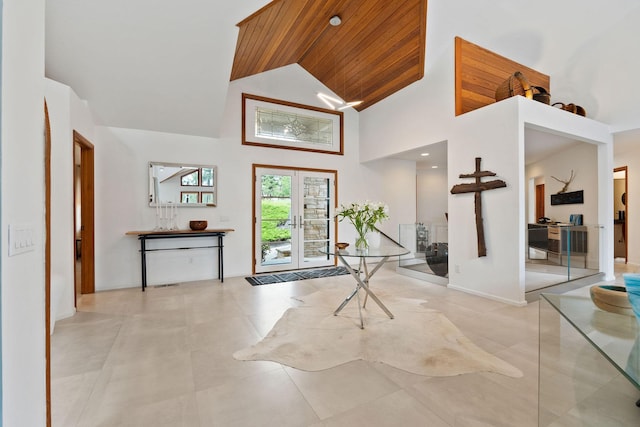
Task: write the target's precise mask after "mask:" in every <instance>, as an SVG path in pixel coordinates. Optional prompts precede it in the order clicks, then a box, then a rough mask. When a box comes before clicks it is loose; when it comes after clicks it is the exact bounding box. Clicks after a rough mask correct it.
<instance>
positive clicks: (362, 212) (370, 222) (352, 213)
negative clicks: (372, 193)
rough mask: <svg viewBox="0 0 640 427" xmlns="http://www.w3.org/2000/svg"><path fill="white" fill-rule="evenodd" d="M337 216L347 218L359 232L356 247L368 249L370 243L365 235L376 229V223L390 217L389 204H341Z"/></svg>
mask: <svg viewBox="0 0 640 427" xmlns="http://www.w3.org/2000/svg"><path fill="white" fill-rule="evenodd" d="M335 216H336V218H339V221H342V220H344V219H345V218H346V219H348V220H349V222H351V224H353V226H354V227H355V229H356V232H357V233H358V238H357V239H356V248H360V249H366V248H367V247H368V246H369V244H368V242H367V239H366V237H365V235H366V234H367V232H369V231H374V230H375V229H376V224H377V223H379V222H382V221H383V220H385V219H387V218H389V206H387V205H386V204H384V203H380V202H369V201H365V202H364V203H362V202H352V203H350V204H347V205H345V204H341V205H340V207H339V208H338V209H337V210H336V215H335Z"/></svg>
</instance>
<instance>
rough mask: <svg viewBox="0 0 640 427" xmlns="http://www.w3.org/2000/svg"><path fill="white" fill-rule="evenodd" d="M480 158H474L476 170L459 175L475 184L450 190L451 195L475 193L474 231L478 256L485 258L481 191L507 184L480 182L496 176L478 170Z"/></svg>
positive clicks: (500, 181) (502, 182)
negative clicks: (484, 178)
mask: <svg viewBox="0 0 640 427" xmlns="http://www.w3.org/2000/svg"><path fill="white" fill-rule="evenodd" d="M481 161H482V158H480V157H476V170H475V172H473V173H469V174H460V178H475V180H476V182H474V183H471V184H457V185H454V186H453V187H452V188H451V194H461V193H475V195H474V200H475V205H476V231H477V233H478V256H479V257H481V256H487V246H486V244H485V242H484V226H483V225H482V197H481V194H482V192H483V191H487V190H493V189H496V188H502V187H506V186H507V183H506V182H504V181H502V180H500V179H495V180H493V181H486V182H482V178H483V177H485V176H496V174H495V173H494V172H490V171H482V170H480V162H481Z"/></svg>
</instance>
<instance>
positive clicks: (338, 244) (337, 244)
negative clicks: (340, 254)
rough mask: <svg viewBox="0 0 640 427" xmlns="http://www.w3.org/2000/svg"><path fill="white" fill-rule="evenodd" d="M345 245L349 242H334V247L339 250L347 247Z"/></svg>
mask: <svg viewBox="0 0 640 427" xmlns="http://www.w3.org/2000/svg"><path fill="white" fill-rule="evenodd" d="M347 246H349V244H348V243H344V242H338V243H336V248H338V249H340V250H343V249H346V248H347Z"/></svg>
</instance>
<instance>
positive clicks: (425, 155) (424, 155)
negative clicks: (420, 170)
mask: <svg viewBox="0 0 640 427" xmlns="http://www.w3.org/2000/svg"><path fill="white" fill-rule="evenodd" d="M420 155H421V156H422V157H427V156H428V155H429V153H422V154H420Z"/></svg>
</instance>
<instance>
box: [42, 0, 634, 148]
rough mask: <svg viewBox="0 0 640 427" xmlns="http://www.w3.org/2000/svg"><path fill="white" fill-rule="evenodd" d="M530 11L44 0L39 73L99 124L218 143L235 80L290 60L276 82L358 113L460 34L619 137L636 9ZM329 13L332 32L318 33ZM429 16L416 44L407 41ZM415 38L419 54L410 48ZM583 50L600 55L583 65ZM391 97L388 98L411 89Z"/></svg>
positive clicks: (556, 5)
mask: <svg viewBox="0 0 640 427" xmlns="http://www.w3.org/2000/svg"><path fill="white" fill-rule="evenodd" d="M538 3H539V4H538ZM538 3H536V4H538V6H539V7H538V9H539V10H541V11H544V13H543V15H544V19H543V21H544V25H541V24H540V22H541V21H540V20H539V19H523V18H522V17H523V16H527V13H528V12H530V10H531V2H530V1H527V0H456V1H455V2H452V1H446V0H431V1H430V2H429V7H428V14H427V13H426V12H425V11H424V7H425V4H426V1H425V0H315V1H309V0H295V1H293V0H276V1H275V2H272V1H270V0H181V1H180V2H176V1H171V0H135V1H131V0H109V1H102V2H100V1H80V0H49V1H47V2H46V21H45V30H46V33H45V61H46V64H45V67H46V68H45V75H46V76H47V77H48V78H50V79H52V80H55V81H57V82H60V83H63V84H65V85H67V86H70V87H71V88H72V89H73V90H74V91H75V93H76V94H77V95H78V96H79V97H80V99H82V100H86V101H87V103H88V104H89V106H90V108H91V111H92V113H93V115H94V117H93V118H94V120H95V121H96V122H97V123H98V124H102V125H105V126H111V127H122V128H131V129H144V130H150V131H158V132H168V133H175V134H185V135H199V136H205V137H219V136H220V131H221V129H222V128H223V124H224V118H225V110H226V108H227V107H228V100H227V95H228V91H229V87H230V86H233V85H234V84H238V85H242V84H243V82H242V80H241V79H240V77H241V76H243V75H251V74H252V73H259V72H260V71H258V70H261V69H263V70H267V69H271V68H274V67H280V66H281V65H282V64H287V63H289V64H292V65H293V66H289V68H291V69H292V70H291V71H287V70H284V73H285V74H288V75H300V74H303V73H305V71H304V70H307V71H308V73H309V75H313V76H315V77H316V78H317V80H318V81H320V82H323V83H325V85H326V86H327V87H329V88H330V89H331V90H333V91H334V92H335V93H336V94H337V95H339V96H340V97H342V98H343V99H345V100H347V101H351V100H357V99H360V97H361V96H362V98H364V99H366V101H367V103H366V104H363V105H362V106H360V107H359V108H360V109H363V108H366V106H367V105H372V104H373V103H375V102H376V101H378V100H380V99H383V98H384V97H385V96H389V94H390V93H393V92H394V91H397V90H398V88H400V87H402V86H403V85H406V84H409V83H407V82H410V81H412V80H413V81H415V80H417V79H419V78H420V76H421V75H422V73H423V72H424V73H425V77H424V78H423V80H422V81H421V82H420V84H419V85H415V86H416V87H418V86H420V87H421V88H423V87H425V86H424V85H426V83H427V81H435V82H439V81H444V80H443V79H446V75H445V73H450V74H451V76H452V75H453V61H451V62H449V57H448V53H449V52H450V51H451V50H452V49H453V39H454V36H456V35H459V36H461V37H464V38H465V39H467V40H469V41H471V42H473V43H477V44H479V45H481V46H483V47H486V48H490V49H491V50H492V51H494V52H496V53H499V54H501V55H504V56H507V57H509V58H511V59H513V60H515V61H518V62H520V63H523V64H527V65H528V66H531V67H532V68H536V69H538V70H541V71H544V72H545V73H546V74H549V75H551V76H552V78H553V81H554V92H553V94H552V95H553V96H554V97H555V98H556V99H559V100H563V101H574V102H578V103H580V104H581V105H583V106H584V107H586V108H587V111H588V114H589V117H593V118H595V119H596V120H601V121H603V122H605V123H612V124H615V125H616V126H617V129H627V128H629V127H630V126H631V125H633V124H634V123H636V122H637V117H639V116H638V113H637V112H638V109H639V107H638V102H637V100H638V97H639V96H638V92H639V90H638V89H635V86H634V85H621V84H620V82H624V81H633V76H634V74H633V71H634V70H635V69H637V67H634V65H636V64H637V63H638V59H637V58H636V57H635V56H634V55H630V54H629V52H632V51H633V49H631V47H632V46H633V40H636V39H638V27H637V25H633V23H635V22H637V17H638V16H640V7H639V6H638V0H610V1H607V2H602V1H597V0H588V1H587V0H564V1H562V2H558V1H557V0H541V1H540V2H538ZM421 8H422V9H421ZM256 11H258V12H256ZM265 11H266V13H274V15H273V16H272V21H270V22H271V24H272V25H273V27H270V28H272V29H271V30H269V31H267V32H266V33H265V34H267V35H269V34H271V37H272V40H269V38H268V37H265V39H264V40H260V42H261V43H262V42H267V41H269V42H270V44H267V45H265V46H268V47H266V48H264V49H265V50H261V49H259V48H257V47H254V50H248V51H241V50H239V49H240V47H242V46H243V43H245V37H247V36H249V39H251V35H250V34H248V33H246V34H245V32H246V30H247V29H249V27H251V26H252V25H253V27H254V30H256V29H259V30H262V31H264V30H268V28H267V27H264V25H269V24H265V23H266V22H267V21H262V20H263V19H265V18H261V17H259V15H261V14H262V13H265ZM274 11H276V12H274ZM333 15H339V16H340V17H341V19H342V24H341V25H340V26H338V27H331V26H330V25H329V24H328V20H329V19H330V17H331V16H333ZM418 15H419V16H418ZM427 17H428V20H429V22H428V27H427V30H428V34H427V35H426V36H425V34H424V33H423V34H422V35H421V36H417V35H416V34H417V33H416V31H420V32H424V27H423V24H424V20H426V18H427ZM254 20H255V21H256V22H258V21H259V22H262V24H260V25H263V27H261V28H259V27H260V25H257V24H252V22H253V21H254ZM238 23H240V24H239V26H238ZM392 24H393V25H392ZM386 25H390V27H387V26H386ZM394 25H395V27H394ZM245 27H246V29H245ZM416 28H419V30H416ZM416 39H418V40H417V41H416ZM247 40H248V39H247ZM425 40H428V47H429V48H428V50H426V51H425V50H421V49H424V45H422V46H418V43H424V41H425ZM404 45H408V47H407V49H406V51H404V53H403V54H402V55H396V54H397V52H396V50H404V49H402V47H403V46H404ZM602 46H608V48H607V50H606V51H605V50H604V49H603V47H602ZM594 48H595V49H596V52H606V55H605V56H604V57H603V58H597V57H595V58H594V57H590V56H588V55H587V56H585V55H584V53H585V52H590V51H593V50H594ZM416 52H417V55H416V56H412V55H414V54H416ZM425 55H426V56H425ZM354 58H355V59H354ZM410 58H411V59H410ZM585 58H586V61H585ZM422 61H424V67H423V66H422ZM590 61H592V62H590ZM296 63H297V64H299V65H296ZM241 65H242V67H240V66H241ZM245 67H246V69H245ZM423 70H424V71H423ZM289 73H290V74H289ZM264 74H268V73H264ZM309 75H307V76H304V77H309ZM230 79H236V80H234V81H232V82H231V83H230ZM405 79H406V80H405ZM256 80H259V78H257V79H256ZM267 80H268V77H267ZM312 80H313V79H312V78H308V79H305V83H310V84H308V85H307V86H309V91H310V92H311V94H312V95H313V92H315V91H317V90H320V89H321V88H322V85H320V84H318V85H315V84H311V83H312ZM562 82H564V86H563V85H562ZM261 84H262V83H261ZM267 84H268V83H267ZM423 84H424V85H423ZM426 86H429V85H426ZM429 87H430V88H432V89H433V88H435V89H436V92H434V91H433V90H430V91H426V90H424V89H420V93H412V95H411V96H410V98H412V99H414V100H420V99H425V98H428V97H443V96H448V95H447V94H448V93H449V91H453V83H452V84H451V86H448V85H441V86H433V85H431V86H429ZM595 88H600V90H599V92H597V93H596V92H595V91H594V90H595ZM407 89H411V87H408V88H407ZM403 92H405V93H407V95H401V94H397V95H396V96H408V93H409V92H411V90H405V91H403ZM301 96H302V97H304V98H303V99H307V98H306V97H307V96H309V95H308V94H307V95H304V94H301ZM365 97H366V98H365ZM385 101H386V100H385ZM385 101H382V102H385ZM414 102H415V101H414ZM583 102H584V103H585V104H582V103H583ZM319 105H320V104H319ZM409 108H411V107H409ZM365 116H366V115H365ZM408 119H409V117H408ZM419 121H420V119H415V120H413V122H414V123H418V122H419Z"/></svg>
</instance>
